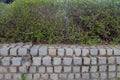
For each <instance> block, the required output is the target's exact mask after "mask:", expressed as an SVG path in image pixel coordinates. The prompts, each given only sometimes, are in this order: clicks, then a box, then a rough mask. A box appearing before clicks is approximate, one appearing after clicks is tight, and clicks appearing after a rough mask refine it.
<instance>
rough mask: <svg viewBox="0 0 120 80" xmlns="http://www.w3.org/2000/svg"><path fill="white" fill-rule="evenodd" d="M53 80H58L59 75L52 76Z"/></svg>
mask: <svg viewBox="0 0 120 80" xmlns="http://www.w3.org/2000/svg"><path fill="white" fill-rule="evenodd" d="M50 79H51V80H58V74H50Z"/></svg>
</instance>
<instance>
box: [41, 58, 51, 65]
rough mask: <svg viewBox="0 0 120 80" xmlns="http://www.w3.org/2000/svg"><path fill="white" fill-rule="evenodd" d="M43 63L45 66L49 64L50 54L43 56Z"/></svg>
mask: <svg viewBox="0 0 120 80" xmlns="http://www.w3.org/2000/svg"><path fill="white" fill-rule="evenodd" d="M43 65H45V66H49V65H51V57H50V56H46V57H43Z"/></svg>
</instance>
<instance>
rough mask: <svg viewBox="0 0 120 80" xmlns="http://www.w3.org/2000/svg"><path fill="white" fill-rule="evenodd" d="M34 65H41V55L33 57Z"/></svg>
mask: <svg viewBox="0 0 120 80" xmlns="http://www.w3.org/2000/svg"><path fill="white" fill-rule="evenodd" d="M32 65H35V66H39V65H41V57H33V64H32Z"/></svg>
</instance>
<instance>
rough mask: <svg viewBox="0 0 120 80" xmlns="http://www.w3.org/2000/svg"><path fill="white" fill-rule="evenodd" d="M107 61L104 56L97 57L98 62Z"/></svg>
mask: <svg viewBox="0 0 120 80" xmlns="http://www.w3.org/2000/svg"><path fill="white" fill-rule="evenodd" d="M106 63H107V61H106V57H98V64H99V65H100V64H106Z"/></svg>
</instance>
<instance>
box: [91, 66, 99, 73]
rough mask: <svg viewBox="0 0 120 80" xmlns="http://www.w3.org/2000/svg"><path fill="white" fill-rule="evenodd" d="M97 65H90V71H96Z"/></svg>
mask: <svg viewBox="0 0 120 80" xmlns="http://www.w3.org/2000/svg"><path fill="white" fill-rule="evenodd" d="M97 69H98V67H97V66H91V67H90V72H97Z"/></svg>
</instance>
